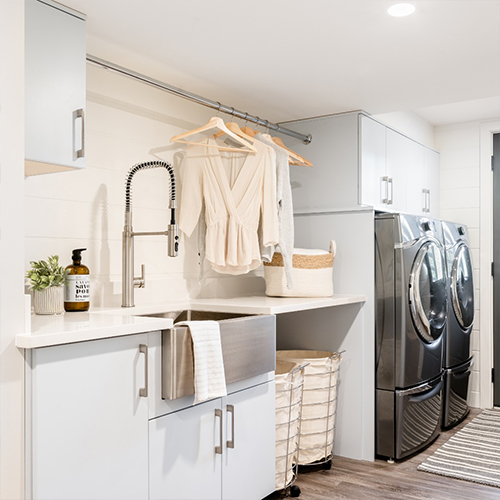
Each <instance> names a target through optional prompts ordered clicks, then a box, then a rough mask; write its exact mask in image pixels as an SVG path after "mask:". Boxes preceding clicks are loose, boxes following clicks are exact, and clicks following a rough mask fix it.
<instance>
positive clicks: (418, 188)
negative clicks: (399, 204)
mask: <svg viewBox="0 0 500 500" xmlns="http://www.w3.org/2000/svg"><path fill="white" fill-rule="evenodd" d="M405 139H406V138H405ZM405 142H406V158H407V161H406V175H407V211H408V212H409V213H410V214H414V215H427V211H426V206H427V201H426V200H427V193H426V192H425V191H424V190H425V188H426V186H425V147H424V146H422V144H419V143H418V142H415V141H412V140H411V139H406V140H405Z"/></svg>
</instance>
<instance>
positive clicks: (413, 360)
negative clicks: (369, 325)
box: [375, 213, 447, 459]
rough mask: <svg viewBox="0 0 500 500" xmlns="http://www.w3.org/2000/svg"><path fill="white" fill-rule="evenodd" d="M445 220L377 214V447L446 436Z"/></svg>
mask: <svg viewBox="0 0 500 500" xmlns="http://www.w3.org/2000/svg"><path fill="white" fill-rule="evenodd" d="M442 241H443V237H442V229H441V224H440V221H436V220H433V219H429V218H425V217H418V216H412V215H405V214H385V213H381V214H376V216H375V246H376V248H375V258H376V265H375V284H376V300H377V307H376V326H375V333H376V446H375V448H376V453H377V455H379V456H384V457H389V458H396V459H399V458H403V457H406V456H408V455H411V454H412V453H415V452H416V451H418V450H420V449H422V448H423V447H425V446H426V445H427V444H429V443H430V442H432V441H433V440H434V438H435V437H436V436H437V435H438V433H439V430H440V424H441V412H442V407H441V403H442V387H443V379H442V367H443V339H444V334H445V331H446V308H447V278H446V268H445V258H444V251H443V244H442Z"/></svg>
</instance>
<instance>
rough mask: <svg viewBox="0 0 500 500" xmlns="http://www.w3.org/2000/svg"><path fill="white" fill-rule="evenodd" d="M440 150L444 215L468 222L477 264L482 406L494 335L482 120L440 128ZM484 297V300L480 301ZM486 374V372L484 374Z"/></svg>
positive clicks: (475, 378) (476, 386)
mask: <svg viewBox="0 0 500 500" xmlns="http://www.w3.org/2000/svg"><path fill="white" fill-rule="evenodd" d="M435 145H436V149H437V150H438V151H440V153H441V218H442V219H443V220H449V221H453V222H458V223H461V224H465V225H467V227H468V229H469V238H470V246H471V253H472V260H473V266H474V281H475V284H474V289H475V306H476V311H475V322H474V328H473V332H472V337H471V341H472V352H473V354H474V357H475V364H474V366H473V372H472V377H471V381H470V383H471V394H470V404H471V406H474V407H481V399H480V380H481V373H480V372H481V370H483V372H484V371H486V370H489V367H487V366H482V364H481V362H480V359H481V357H480V338H481V336H482V335H490V332H489V331H488V330H487V329H486V326H485V328H482V325H481V324H480V321H479V320H480V308H481V306H482V305H483V303H482V301H484V300H488V298H487V297H482V296H480V294H479V289H480V249H481V243H480V231H481V221H480V210H481V199H482V196H481V182H480V179H481V168H480V167H481V165H480V122H467V123H459V124H454V125H446V126H441V127H436V129H435ZM480 300H481V302H480ZM483 376H484V373H483Z"/></svg>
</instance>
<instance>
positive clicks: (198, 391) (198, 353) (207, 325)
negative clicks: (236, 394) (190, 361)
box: [176, 321, 227, 404]
mask: <svg viewBox="0 0 500 500" xmlns="http://www.w3.org/2000/svg"><path fill="white" fill-rule="evenodd" d="M182 325H185V326H187V327H188V328H189V330H190V332H191V338H192V339H193V354H194V403H193V404H198V403H201V402H202V401H206V400H208V399H214V398H219V397H221V396H226V395H227V389H226V376H225V373H224V361H223V359H222V346H221V340H220V328H219V323H217V321H183V322H181V323H176V326H182Z"/></svg>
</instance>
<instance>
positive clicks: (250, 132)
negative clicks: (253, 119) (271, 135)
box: [241, 127, 259, 137]
mask: <svg viewBox="0 0 500 500" xmlns="http://www.w3.org/2000/svg"><path fill="white" fill-rule="evenodd" d="M241 131H242V132H243V133H245V134H247V135H249V136H250V137H255V136H256V135H257V134H258V133H259V131H258V130H254V129H253V128H250V127H242V128H241Z"/></svg>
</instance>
